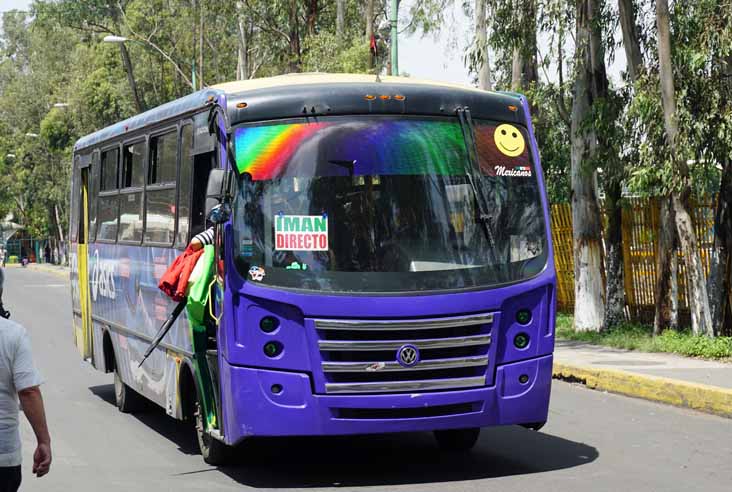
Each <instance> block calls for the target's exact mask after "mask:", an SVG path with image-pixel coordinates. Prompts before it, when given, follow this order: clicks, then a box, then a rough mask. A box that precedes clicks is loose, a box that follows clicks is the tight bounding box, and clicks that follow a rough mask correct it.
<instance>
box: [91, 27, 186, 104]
mask: <svg viewBox="0 0 732 492" xmlns="http://www.w3.org/2000/svg"><path fill="white" fill-rule="evenodd" d="M102 41H104V42H105V43H117V44H119V47H120V50H121V52H122V58H123V59H124V60H125V68H128V67H129V69H128V70H127V77H128V79H129V81H130V87H133V86H134V87H135V89H134V90H133V92H134V93H135V97H136V98H137V97H138V96H137V92H136V91H137V86H136V85H135V79H134V77H132V63H131V62H130V55H129V53H128V52H127V48H126V47H125V43H127V42H131V43H139V44H141V45H143V46H147V45H146V44H145V43H144V42H142V41H138V40H136V39H130V38H127V37H125V36H116V35H114V34H110V35H108V36H104V38H103V39H102ZM153 47H154V48H156V49H157V51H158V52H159V53H160V54H161V55H163V57H164V58H165V59H167V60H168V61H169V62H171V63H172V64H173V65H174V66H175V69H176V70H177V71H178V73H180V74H181V75H184V73H183V71H182V70H181V69H180V67H179V66H178V64H177V63H175V61H173V59H172V58H170V56H168V55H166V54H165V53H164V52H163V51H162V50H160V49H159V48H157V47H155V46H153ZM183 78H184V79H185V75H184V77H183ZM191 88H192V89H193V92H195V91H196V59H195V57H194V58H193V62H192V63H191Z"/></svg>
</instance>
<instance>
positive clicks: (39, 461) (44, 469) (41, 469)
mask: <svg viewBox="0 0 732 492" xmlns="http://www.w3.org/2000/svg"><path fill="white" fill-rule="evenodd" d="M50 468H51V446H50V445H49V444H45V443H41V444H38V446H37V447H36V451H35V453H33V473H35V475H36V476H37V477H38V478H41V477H42V476H43V475H45V474H46V473H48V470H49V469H50Z"/></svg>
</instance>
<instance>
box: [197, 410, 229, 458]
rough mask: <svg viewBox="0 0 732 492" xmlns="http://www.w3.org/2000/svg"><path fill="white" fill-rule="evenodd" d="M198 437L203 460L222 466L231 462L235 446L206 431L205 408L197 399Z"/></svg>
mask: <svg viewBox="0 0 732 492" xmlns="http://www.w3.org/2000/svg"><path fill="white" fill-rule="evenodd" d="M194 417H195V421H194V422H195V426H196V437H198V448H199V449H200V450H201V456H202V457H203V461H205V462H206V463H208V464H209V465H214V466H220V465H225V464H227V463H228V462H229V460H230V459H231V455H232V450H233V448H232V447H231V446H228V445H226V444H225V443H223V442H221V441H219V440H218V439H216V438H214V437H212V436H211V434H209V433H208V432H206V422H205V418H204V416H203V409H202V407H201V403H200V400H198V399H197V400H196V402H195V409H194Z"/></svg>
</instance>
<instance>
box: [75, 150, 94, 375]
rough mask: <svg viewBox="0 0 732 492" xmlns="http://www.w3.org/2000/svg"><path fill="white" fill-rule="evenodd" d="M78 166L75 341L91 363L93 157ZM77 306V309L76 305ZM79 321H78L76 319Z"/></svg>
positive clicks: (76, 182)
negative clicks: (90, 287) (90, 275)
mask: <svg viewBox="0 0 732 492" xmlns="http://www.w3.org/2000/svg"><path fill="white" fill-rule="evenodd" d="M76 162H77V163H78V167H77V166H74V167H75V168H76V169H74V171H75V174H76V176H75V186H74V188H75V190H74V192H75V196H74V202H75V205H74V207H75V210H74V215H75V218H76V221H77V223H76V224H74V226H75V227H74V229H75V232H76V237H75V239H76V244H77V247H76V272H77V282H78V284H77V286H75V287H76V288H78V290H77V295H78V309H79V312H78V313H75V314H77V315H75V316H74V318H75V320H74V335H75V337H74V339H75V341H76V347H77V349H78V350H79V353H80V354H81V356H82V357H83V358H84V359H85V360H88V361H89V362H93V361H92V357H93V350H92V323H91V301H90V295H89V265H88V261H89V251H88V247H89V196H90V194H89V192H90V186H89V184H90V178H91V176H90V174H91V169H92V168H91V154H87V155H82V156H79V159H77V161H76ZM75 307H76V306H75ZM77 316H78V319H79V322H78V323H77V322H76V319H77Z"/></svg>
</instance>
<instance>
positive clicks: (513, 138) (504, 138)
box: [493, 123, 526, 157]
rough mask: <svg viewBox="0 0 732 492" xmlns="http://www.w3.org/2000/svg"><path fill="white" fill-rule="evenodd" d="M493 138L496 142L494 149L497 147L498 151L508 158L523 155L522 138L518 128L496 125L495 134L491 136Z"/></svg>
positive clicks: (524, 147) (523, 142)
mask: <svg viewBox="0 0 732 492" xmlns="http://www.w3.org/2000/svg"><path fill="white" fill-rule="evenodd" d="M493 138H494V139H495V141H496V147H498V150H500V151H501V153H502V154H503V155H507V156H508V157H518V156H520V155H521V154H523V153H524V149H526V142H525V141H524V136H523V135H522V134H521V132H520V131H519V129H518V128H516V127H515V126H513V125H509V124H508V123H504V124H503V125H498V126H497V127H496V131H495V133H494V134H493Z"/></svg>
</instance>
